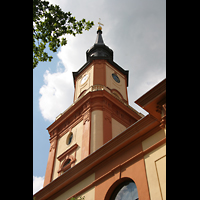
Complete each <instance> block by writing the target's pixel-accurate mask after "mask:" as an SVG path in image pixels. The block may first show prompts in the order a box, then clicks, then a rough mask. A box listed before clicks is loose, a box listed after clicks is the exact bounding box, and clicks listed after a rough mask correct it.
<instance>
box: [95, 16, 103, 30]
mask: <svg viewBox="0 0 200 200" xmlns="http://www.w3.org/2000/svg"><path fill="white" fill-rule="evenodd" d="M100 21H101V18H99V22H98V24H99V26H98V28H97V30H101V29H102V27H101V26H104V25H103V24H102V23H101V22H100Z"/></svg>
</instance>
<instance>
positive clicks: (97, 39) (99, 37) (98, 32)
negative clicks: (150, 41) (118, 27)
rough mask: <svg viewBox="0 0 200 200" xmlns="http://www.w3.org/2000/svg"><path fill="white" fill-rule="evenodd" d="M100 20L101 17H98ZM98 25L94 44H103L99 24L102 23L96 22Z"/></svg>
mask: <svg viewBox="0 0 200 200" xmlns="http://www.w3.org/2000/svg"><path fill="white" fill-rule="evenodd" d="M100 20H101V18H99V21H100ZM98 24H99V26H98V28H97V38H96V41H95V44H104V42H103V38H102V35H101V34H102V27H101V26H104V25H103V24H102V23H100V22H98Z"/></svg>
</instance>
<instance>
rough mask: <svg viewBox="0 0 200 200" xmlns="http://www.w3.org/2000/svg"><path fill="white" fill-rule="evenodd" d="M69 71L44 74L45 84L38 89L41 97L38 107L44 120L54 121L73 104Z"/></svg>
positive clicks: (71, 81)
mask: <svg viewBox="0 0 200 200" xmlns="http://www.w3.org/2000/svg"><path fill="white" fill-rule="evenodd" d="M71 76H72V74H71V73H70V71H69V70H68V71H67V70H65V71H64V72H56V73H52V74H51V73H50V72H49V71H48V70H46V72H45V74H44V82H45V84H44V85H43V86H42V87H41V88H40V91H39V93H40V94H41V95H42V96H41V97H40V99H39V107H40V110H41V113H42V116H43V117H44V119H46V120H49V121H54V120H55V118H56V116H58V115H59V114H60V113H61V112H63V111H64V110H65V109H67V107H69V105H71V104H72V102H73V80H72V77H71Z"/></svg>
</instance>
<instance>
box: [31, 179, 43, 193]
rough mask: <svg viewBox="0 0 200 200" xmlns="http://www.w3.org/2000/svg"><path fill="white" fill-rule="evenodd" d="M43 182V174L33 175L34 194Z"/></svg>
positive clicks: (41, 186)
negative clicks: (41, 175)
mask: <svg viewBox="0 0 200 200" xmlns="http://www.w3.org/2000/svg"><path fill="white" fill-rule="evenodd" d="M43 183H44V176H43V177H40V176H39V177H37V176H33V194H35V193H36V192H37V191H39V190H40V189H42V188H43Z"/></svg>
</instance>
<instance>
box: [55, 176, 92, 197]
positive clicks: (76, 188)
mask: <svg viewBox="0 0 200 200" xmlns="http://www.w3.org/2000/svg"><path fill="white" fill-rule="evenodd" d="M94 180H95V174H91V175H90V176H88V177H87V178H85V179H84V180H82V181H80V182H79V183H78V184H76V185H74V186H73V187H71V188H70V189H69V190H67V191H66V192H63V193H62V194H61V195H60V196H58V197H57V198H55V200H66V199H68V198H70V197H71V196H73V195H74V194H76V193H77V192H79V191H80V190H82V189H83V188H85V187H87V186H88V185H89V184H90V183H92V182H93V181H94ZM80 196H85V200H94V199H95V198H94V196H95V188H94V187H92V188H90V189H88V190H87V191H85V192H83V193H82V194H81V195H80Z"/></svg>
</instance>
